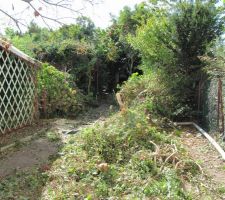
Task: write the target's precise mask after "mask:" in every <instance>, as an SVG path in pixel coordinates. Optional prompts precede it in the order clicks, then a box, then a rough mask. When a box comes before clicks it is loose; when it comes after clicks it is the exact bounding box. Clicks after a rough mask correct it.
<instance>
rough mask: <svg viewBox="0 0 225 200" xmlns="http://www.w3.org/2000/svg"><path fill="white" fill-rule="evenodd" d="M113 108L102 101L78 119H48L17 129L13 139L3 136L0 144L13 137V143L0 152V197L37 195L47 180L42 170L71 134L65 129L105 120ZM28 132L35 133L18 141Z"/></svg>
mask: <svg viewBox="0 0 225 200" xmlns="http://www.w3.org/2000/svg"><path fill="white" fill-rule="evenodd" d="M112 110H113V109H112V108H111V106H110V105H109V104H102V105H101V106H99V107H96V108H92V109H89V110H88V112H85V113H83V114H82V115H80V116H78V117H77V119H54V120H48V121H45V123H42V125H43V126H42V128H41V126H35V127H34V128H33V130H32V128H31V127H28V128H25V129H23V130H19V132H17V133H18V134H19V136H18V137H16V139H15V138H13V137H11V136H4V139H3V140H4V142H2V143H1V144H2V145H3V144H7V145H8V144H10V142H15V141H16V146H15V147H14V148H13V149H10V150H8V151H6V152H4V154H1V155H0V199H24V198H26V199H38V197H39V196H40V194H41V191H42V187H44V185H45V182H46V181H45V180H47V177H46V175H45V172H47V171H48V170H50V168H51V165H52V163H53V162H54V161H55V160H56V159H57V158H59V157H60V156H61V155H60V149H61V148H62V147H63V146H64V143H66V142H67V137H68V138H69V136H70V134H68V132H71V131H72V132H71V133H72V134H76V133H77V132H78V131H79V130H80V129H82V128H83V127H85V126H88V125H90V124H93V123H95V122H96V121H104V119H105V118H106V117H107V116H108V115H109V114H110V113H111V112H112ZM74 130H75V131H74ZM23 131H24V132H23ZM73 131H74V132H73ZM37 132H38V134H36V133H37ZM31 134H36V135H35V137H34V138H32V139H31V141H29V142H26V143H19V142H18V139H21V138H23V136H24V137H27V136H29V135H31ZM13 135H15V133H14V134H13Z"/></svg>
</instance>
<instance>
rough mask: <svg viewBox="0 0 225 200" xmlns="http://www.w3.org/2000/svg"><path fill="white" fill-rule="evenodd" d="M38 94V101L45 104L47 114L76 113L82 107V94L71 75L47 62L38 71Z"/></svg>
mask: <svg viewBox="0 0 225 200" xmlns="http://www.w3.org/2000/svg"><path fill="white" fill-rule="evenodd" d="M38 96H39V100H40V101H39V102H41V103H42V104H46V109H47V110H46V114H48V115H56V114H62V115H76V114H77V112H79V111H80V110H81V109H82V107H83V105H82V101H83V98H82V95H81V93H80V92H79V90H78V89H77V88H76V87H75V86H73V84H72V82H71V76H70V75H69V74H68V73H64V72H61V71H59V70H57V69H56V68H55V67H53V66H51V65H48V64H43V65H42V67H41V69H40V70H39V71H38Z"/></svg>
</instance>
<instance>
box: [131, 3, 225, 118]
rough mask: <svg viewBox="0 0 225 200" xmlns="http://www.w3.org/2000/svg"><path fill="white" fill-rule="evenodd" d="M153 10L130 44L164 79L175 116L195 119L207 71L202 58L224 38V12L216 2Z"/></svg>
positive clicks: (166, 5)
mask: <svg viewBox="0 0 225 200" xmlns="http://www.w3.org/2000/svg"><path fill="white" fill-rule="evenodd" d="M159 5H161V6H160V7H159ZM162 5H163V6H162ZM151 6H152V10H151V11H152V15H151V16H149V18H148V20H147V23H146V24H142V25H141V26H140V27H138V29H137V32H136V35H135V36H129V42H130V43H131V45H132V46H133V47H134V48H135V49H137V50H139V51H140V52H141V55H142V61H143V65H144V66H148V67H149V68H151V69H152V70H153V71H155V72H156V73H157V74H158V75H159V76H161V78H160V80H161V84H163V85H164V87H165V88H166V90H165V94H166V95H164V96H167V95H168V94H169V96H170V97H172V98H173V102H174V103H173V105H172V107H171V111H172V112H171V113H172V115H174V116H177V118H181V117H186V116H196V114H198V113H196V110H197V100H196V99H197V97H196V94H197V92H196V90H197V85H198V82H199V81H200V77H201V76H200V73H201V71H200V69H201V68H203V67H204V65H203V63H202V62H201V60H200V59H199V56H202V55H204V54H205V53H206V49H207V47H208V46H209V45H211V44H212V42H214V41H215V39H216V38H217V37H218V36H220V35H221V34H222V30H223V27H224V25H223V23H224V22H223V17H224V14H223V13H224V8H222V7H219V6H217V5H216V4H215V2H214V1H213V2H212V1H179V2H178V1H174V2H168V1H155V2H151ZM158 68H160V69H161V70H158ZM158 72H159V73H158ZM171 80H173V81H171ZM164 102H167V101H166V100H165V101H164ZM162 114H163V113H162ZM167 116H168V115H167ZM169 117H171V116H170V115H169Z"/></svg>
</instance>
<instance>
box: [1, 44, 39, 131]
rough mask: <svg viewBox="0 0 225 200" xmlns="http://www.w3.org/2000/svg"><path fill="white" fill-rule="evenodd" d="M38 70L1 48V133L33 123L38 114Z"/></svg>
mask: <svg viewBox="0 0 225 200" xmlns="http://www.w3.org/2000/svg"><path fill="white" fill-rule="evenodd" d="M35 75H36V70H35V68H34V67H33V66H32V65H29V62H26V61H25V60H24V59H22V58H20V57H19V56H16V55H15V54H12V53H11V52H10V51H7V50H5V49H4V48H2V47H1V48H0V135H1V134H4V133H6V132H9V131H12V130H15V129H18V128H21V127H23V126H25V125H28V124H30V123H31V122H32V121H33V119H34V116H35V112H36V110H35V108H36V106H35V103H36V92H35V91H36V84H35V77H36V76H35Z"/></svg>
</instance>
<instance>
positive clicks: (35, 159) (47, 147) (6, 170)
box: [0, 138, 58, 177]
mask: <svg viewBox="0 0 225 200" xmlns="http://www.w3.org/2000/svg"><path fill="white" fill-rule="evenodd" d="M57 151H58V144H57V143H54V142H51V141H49V140H48V139H46V138H39V139H36V140H34V141H31V142H30V143H29V144H27V145H25V146H22V147H21V148H18V150H17V151H15V152H11V153H9V154H7V156H6V157H5V158H4V159H2V160H0V166H1V167H0V177H5V176H7V175H10V174H13V173H15V172H17V171H21V170H22V171H26V170H29V169H32V168H33V167H34V166H41V165H42V164H48V163H49V161H48V159H49V156H52V155H54V154H56V153H57Z"/></svg>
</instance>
